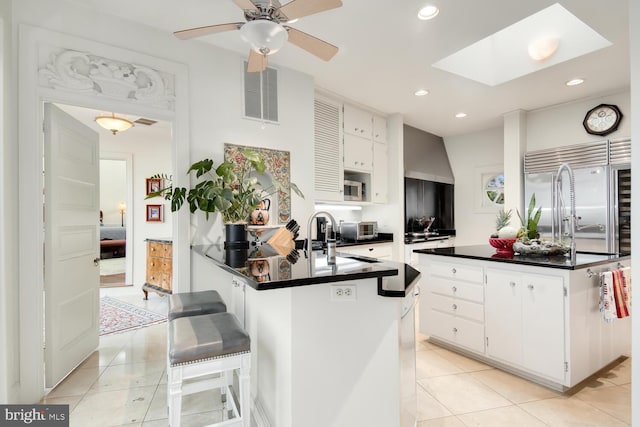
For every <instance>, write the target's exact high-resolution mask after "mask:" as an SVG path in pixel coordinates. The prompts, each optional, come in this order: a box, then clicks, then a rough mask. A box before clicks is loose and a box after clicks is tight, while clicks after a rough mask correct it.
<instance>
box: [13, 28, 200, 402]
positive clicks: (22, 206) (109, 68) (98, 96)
mask: <svg viewBox="0 0 640 427" xmlns="http://www.w3.org/2000/svg"><path fill="white" fill-rule="evenodd" d="M18 39H19V46H18V75H19V76H20V79H19V87H18V99H19V105H18V131H19V132H18V135H19V139H18V150H19V165H18V166H19V174H18V182H19V194H20V197H19V200H18V209H19V213H20V222H19V226H18V233H19V242H20V245H19V249H18V254H19V277H20V280H19V290H20V291H19V292H20V304H19V324H20V342H19V343H15V345H19V348H20V388H21V390H20V397H19V401H20V402H24V403H33V402H38V401H39V400H40V399H41V397H42V396H43V395H44V392H45V390H44V367H43V365H44V355H43V349H42V346H43V342H42V327H43V325H44V324H45V323H44V322H45V315H44V313H43V312H42V310H40V309H34V308H37V307H43V289H44V277H43V274H42V271H43V265H44V264H43V263H44V260H43V255H42V253H43V251H42V248H43V245H44V244H45V241H44V233H43V226H44V224H43V220H42V209H43V205H42V204H43V201H42V194H43V182H42V158H43V155H44V153H43V146H42V140H43V139H42V120H43V104H44V103H45V102H54V103H63V104H70V105H77V106H80V107H88V108H95V109H102V110H104V111H118V112H121V113H126V114H132V115H140V116H144V117H152V118H154V119H160V120H165V121H168V122H171V126H172V157H173V164H172V166H173V176H174V177H176V182H175V185H178V186H186V185H188V176H186V174H182V173H175V171H184V170H187V169H188V167H189V164H190V163H189V117H188V109H189V80H188V69H187V67H186V66H185V65H184V64H180V63H177V62H173V61H170V60H166V59H162V58H157V57H153V56H149V55H146V54H143V53H140V52H135V51H131V50H128V49H125V48H119V47H115V46H112V45H107V44H104V43H100V42H98V41H95V40H90V39H86V38H81V37H75V36H71V35H67V34H62V33H59V32H56V31H51V30H47V29H44V28H39V27H33V26H30V25H26V24H21V25H20V26H19V38H18ZM101 67H106V69H102V68H101ZM131 76H133V77H135V81H134V80H133V78H132V77H131ZM178 141H179V143H178ZM172 234H173V236H172V238H173V248H174V250H173V265H174V269H173V283H175V284H178V285H179V286H176V287H174V290H175V291H177V292H180V291H183V290H184V291H186V290H188V289H189V287H190V281H191V271H190V264H191V253H190V237H191V236H190V223H189V212H188V210H184V212H176V214H175V215H174V217H173V230H172Z"/></svg>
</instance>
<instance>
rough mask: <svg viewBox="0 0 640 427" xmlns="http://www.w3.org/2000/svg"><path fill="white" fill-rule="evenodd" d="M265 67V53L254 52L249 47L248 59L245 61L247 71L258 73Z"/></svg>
mask: <svg viewBox="0 0 640 427" xmlns="http://www.w3.org/2000/svg"><path fill="white" fill-rule="evenodd" d="M265 68H267V55H263V54H261V53H258V52H256V51H255V50H253V49H251V50H250V51H249V61H248V62H247V72H248V73H259V72H261V71H264V69H265Z"/></svg>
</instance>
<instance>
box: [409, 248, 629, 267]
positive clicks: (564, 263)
mask: <svg viewBox="0 0 640 427" xmlns="http://www.w3.org/2000/svg"><path fill="white" fill-rule="evenodd" d="M414 252H416V253H419V254H427V255H442V256H449V257H455V258H467V259H477V260H483V261H495V262H503V263H509V264H521V265H531V266H535V267H548V268H559V269H565V270H578V269H581V268H587V267H594V266H597V265H602V264H608V263H610V262H615V261H622V260H628V259H630V258H631V257H630V256H629V255H620V254H603V253H594V252H578V253H577V254H576V259H575V260H572V259H569V258H568V257H565V256H546V257H545V256H525V255H513V256H512V257H506V258H505V257H502V256H499V255H498V254H496V250H495V249H494V248H493V247H491V246H489V245H476V246H456V247H452V248H435V249H416V250H414Z"/></svg>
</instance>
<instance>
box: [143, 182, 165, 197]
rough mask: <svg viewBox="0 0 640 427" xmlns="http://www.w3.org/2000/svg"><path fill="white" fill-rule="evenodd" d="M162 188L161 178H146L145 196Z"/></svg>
mask: <svg viewBox="0 0 640 427" xmlns="http://www.w3.org/2000/svg"><path fill="white" fill-rule="evenodd" d="M162 188H163V183H162V178H147V196H148V195H149V194H151V193H155V192H156V191H160V190H161V189H162Z"/></svg>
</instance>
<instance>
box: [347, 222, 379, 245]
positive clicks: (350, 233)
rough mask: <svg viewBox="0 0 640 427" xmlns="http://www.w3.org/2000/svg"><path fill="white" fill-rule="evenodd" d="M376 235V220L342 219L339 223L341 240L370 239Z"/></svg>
mask: <svg viewBox="0 0 640 427" xmlns="http://www.w3.org/2000/svg"><path fill="white" fill-rule="evenodd" d="M376 237H378V223H377V222H376V221H344V222H341V223H340V238H341V239H342V240H353V241H356V240H371V239H375V238H376Z"/></svg>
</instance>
